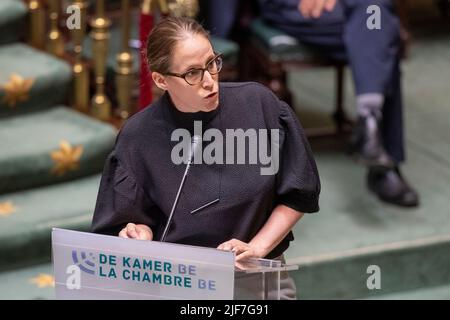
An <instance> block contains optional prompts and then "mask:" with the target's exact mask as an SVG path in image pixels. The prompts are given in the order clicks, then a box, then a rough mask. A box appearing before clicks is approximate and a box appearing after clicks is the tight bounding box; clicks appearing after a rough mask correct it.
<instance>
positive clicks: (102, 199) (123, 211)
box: [91, 151, 157, 235]
mask: <svg viewBox="0 0 450 320" xmlns="http://www.w3.org/2000/svg"><path fill="white" fill-rule="evenodd" d="M153 206H154V204H153V203H152V201H151V200H150V199H149V197H148V196H147V195H146V193H145V192H144V190H143V189H142V188H141V187H140V186H139V185H138V183H137V181H136V179H135V177H134V175H133V173H132V171H131V170H130V168H128V167H127V166H126V165H125V163H124V162H122V161H121V160H120V159H119V158H118V156H117V155H116V152H115V151H113V152H112V153H111V154H110V155H109V156H108V158H107V160H106V163H105V166H104V169H103V174H102V178H101V182H100V187H99V191H98V196H97V203H96V206H95V211H94V217H93V220H92V225H91V231H92V232H95V233H102V234H109V235H118V233H119V232H120V230H121V229H122V228H123V227H124V226H125V225H126V224H127V223H129V222H132V223H136V224H145V225H148V226H149V227H150V228H152V230H155V229H154V228H155V226H156V224H157V221H155V218H154V217H152V215H151V213H152V208H153Z"/></svg>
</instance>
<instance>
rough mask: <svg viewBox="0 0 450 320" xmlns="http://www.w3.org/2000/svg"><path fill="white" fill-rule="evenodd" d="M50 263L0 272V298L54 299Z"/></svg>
mask: <svg viewBox="0 0 450 320" xmlns="http://www.w3.org/2000/svg"><path fill="white" fill-rule="evenodd" d="M51 277H53V266H52V264H51V263H46V264H38V265H34V266H30V267H26V268H21V269H17V270H12V271H6V272H2V273H0V300H43V299H45V300H49V299H55V288H54V286H53V285H52V281H51V280H52V278H51Z"/></svg>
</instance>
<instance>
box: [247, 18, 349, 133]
mask: <svg viewBox="0 0 450 320" xmlns="http://www.w3.org/2000/svg"><path fill="white" fill-rule="evenodd" d="M242 50H243V55H242V66H241V72H242V74H241V78H242V79H243V80H255V81H258V82H262V83H264V84H265V85H266V86H268V87H269V88H270V89H271V90H272V91H273V92H274V93H275V94H276V95H277V96H278V97H279V98H280V99H282V100H284V101H286V102H287V103H288V104H289V105H291V103H292V98H291V93H290V91H289V89H288V86H287V79H286V72H287V71H289V70H293V69H299V68H309V67H319V66H320V67H333V68H334V69H335V70H336V99H335V112H334V115H333V118H334V121H335V127H334V128H332V129H331V133H341V132H343V131H346V129H348V127H349V126H348V125H349V123H350V122H349V121H348V120H347V117H346V115H345V111H344V109H343V100H344V90H343V86H344V67H345V62H343V61H336V60H331V59H330V58H327V57H325V56H324V55H323V54H320V53H319V52H317V51H315V50H313V49H312V48H311V47H308V46H306V45H303V44H301V43H300V42H299V41H298V40H297V39H296V38H294V37H292V36H290V35H288V34H286V33H284V32H282V31H280V30H278V29H276V28H274V27H272V26H270V25H268V24H267V23H265V22H264V21H262V20H261V19H255V20H253V21H252V22H251V23H250V25H249V39H248V41H246V42H245V43H244V44H243V47H242ZM311 132H314V134H317V135H322V134H324V133H326V134H328V133H330V128H323V130H322V129H321V128H316V129H315V130H311ZM311 135H312V134H311Z"/></svg>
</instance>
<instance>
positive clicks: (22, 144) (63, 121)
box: [0, 106, 116, 194]
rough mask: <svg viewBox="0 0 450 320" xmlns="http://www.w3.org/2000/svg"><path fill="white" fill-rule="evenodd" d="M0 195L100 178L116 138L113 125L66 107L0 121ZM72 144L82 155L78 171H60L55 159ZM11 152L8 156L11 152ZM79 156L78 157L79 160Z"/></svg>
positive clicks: (65, 167) (67, 167)
mask: <svg viewBox="0 0 450 320" xmlns="http://www.w3.org/2000/svg"><path fill="white" fill-rule="evenodd" d="M0 137H2V138H1V139H0V150H4V151H5V152H0V168H1V170H0V194H2V193H6V192H11V191H15V190H21V189H25V188H30V187H36V186H41V185H47V184H51V183H56V182H63V181H68V180H72V179H75V178H78V177H83V176H87V175H91V174H94V173H98V172H100V171H101V170H102V168H103V165H104V161H105V159H106V157H107V155H108V153H109V152H111V150H112V147H113V145H114V141H115V137H116V129H114V128H113V127H112V126H110V125H108V124H105V123H103V122H99V121H97V120H95V119H93V118H91V117H87V116H85V115H84V114H81V113H79V112H77V111H73V110H72V109H70V108H68V107H64V106H56V107H52V108H49V109H46V110H42V111H37V112H31V113H28V114H23V115H20V116H16V117H10V118H2V119H0ZM63 140H65V141H67V142H69V143H70V144H71V146H72V151H73V153H75V150H76V148H77V147H78V146H82V147H83V150H82V153H81V156H80V157H79V160H78V161H77V159H76V158H74V159H73V164H74V165H75V164H76V163H78V164H79V165H78V167H71V166H64V165H63V166H59V168H61V171H59V172H58V171H55V169H56V168H58V165H60V163H59V164H58V162H55V161H54V160H53V159H52V157H51V154H52V152H55V151H58V150H60V148H61V147H60V143H61V141H63ZM6 151H7V152H6ZM74 156H76V155H74Z"/></svg>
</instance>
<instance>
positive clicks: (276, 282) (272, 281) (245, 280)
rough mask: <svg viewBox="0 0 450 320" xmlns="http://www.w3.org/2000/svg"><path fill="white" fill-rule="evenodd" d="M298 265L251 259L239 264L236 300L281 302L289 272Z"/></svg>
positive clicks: (236, 273)
mask: <svg viewBox="0 0 450 320" xmlns="http://www.w3.org/2000/svg"><path fill="white" fill-rule="evenodd" d="M297 269H298V265H289V264H286V263H285V262H284V261H282V260H278V259H277V260H270V259H256V258H251V259H247V260H245V261H243V262H237V263H236V265H235V269H234V296H233V299H234V300H280V299H281V297H282V296H281V294H282V292H281V290H282V286H283V284H287V283H288V282H289V281H291V280H289V278H288V272H289V271H293V270H297Z"/></svg>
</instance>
